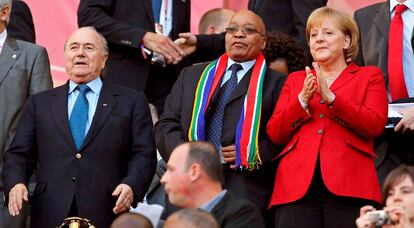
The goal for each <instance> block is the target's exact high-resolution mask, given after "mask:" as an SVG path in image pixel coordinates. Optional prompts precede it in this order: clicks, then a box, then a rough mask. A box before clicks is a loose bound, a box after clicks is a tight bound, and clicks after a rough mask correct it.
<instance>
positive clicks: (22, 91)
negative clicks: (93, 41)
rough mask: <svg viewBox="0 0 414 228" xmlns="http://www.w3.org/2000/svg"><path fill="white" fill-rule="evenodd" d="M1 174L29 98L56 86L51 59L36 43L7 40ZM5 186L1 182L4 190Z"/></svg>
mask: <svg viewBox="0 0 414 228" xmlns="http://www.w3.org/2000/svg"><path fill="white" fill-rule="evenodd" d="M0 69H1V71H0V171H1V170H2V166H3V154H4V151H6V150H7V148H8V147H9V145H10V143H11V141H12V139H13V137H14V135H15V133H16V127H17V123H18V120H19V117H20V111H21V109H22V107H23V105H24V103H25V101H26V100H27V98H28V97H29V95H31V94H34V93H37V92H40V91H43V90H46V89H49V88H51V87H52V77H51V75H50V64H49V57H48V55H47V52H46V49H45V48H43V47H41V46H38V45H36V44H32V43H28V42H25V41H20V40H15V39H13V38H10V37H7V39H6V42H5V43H4V46H3V49H2V51H1V53H0ZM2 190H3V184H2V182H1V180H0V191H2Z"/></svg>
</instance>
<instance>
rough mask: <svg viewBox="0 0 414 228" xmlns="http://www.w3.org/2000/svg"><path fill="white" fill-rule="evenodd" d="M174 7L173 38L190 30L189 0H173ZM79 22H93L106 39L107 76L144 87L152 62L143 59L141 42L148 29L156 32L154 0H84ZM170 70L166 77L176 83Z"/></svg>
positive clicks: (82, 0) (86, 23)
mask: <svg viewBox="0 0 414 228" xmlns="http://www.w3.org/2000/svg"><path fill="white" fill-rule="evenodd" d="M172 7H173V29H172V31H171V38H172V39H175V38H177V37H178V33H180V32H189V31H190V0H184V1H183V0H173V6H172ZM78 25H79V26H87V25H92V26H94V27H95V28H96V29H97V30H98V31H99V32H100V33H102V34H103V35H104V36H105V38H106V39H107V41H108V43H109V59H108V61H107V62H106V68H105V72H104V76H105V77H106V78H108V79H110V80H111V81H112V82H115V83H116V84H120V85H123V86H126V87H129V88H134V89H137V90H141V91H143V90H144V89H145V87H146V83H147V79H148V76H149V74H150V66H151V65H150V64H149V62H148V61H146V60H144V59H143V56H142V52H141V48H140V45H141V43H142V38H143V37H144V35H145V33H146V32H154V16H153V12H152V5H151V0H139V1H137V0H81V1H80V4H79V8H78ZM158 68H161V67H158ZM174 68H175V66H172V69H174ZM169 72H170V74H167V75H165V80H168V79H171V78H173V79H174V80H172V83H173V82H174V81H175V79H176V77H177V76H176V75H174V73H171V70H170V71H169ZM172 83H171V84H170V86H172ZM160 86H162V85H160ZM155 89H157V88H155ZM169 89H170V88H169ZM168 91H169V90H168Z"/></svg>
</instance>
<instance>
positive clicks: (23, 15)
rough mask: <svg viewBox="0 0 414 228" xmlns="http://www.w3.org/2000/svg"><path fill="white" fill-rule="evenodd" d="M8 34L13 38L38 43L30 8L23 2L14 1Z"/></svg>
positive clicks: (19, 0)
mask: <svg viewBox="0 0 414 228" xmlns="http://www.w3.org/2000/svg"><path fill="white" fill-rule="evenodd" d="M12 4H13V6H12V10H11V12H10V21H9V24H8V25H7V34H8V35H10V36H11V37H13V38H16V39H19V40H24V41H27V42H31V43H36V33H35V28H34V24H33V17H32V13H31V12H30V8H29V6H28V5H27V4H26V3H25V2H23V1H21V0H13V3H12Z"/></svg>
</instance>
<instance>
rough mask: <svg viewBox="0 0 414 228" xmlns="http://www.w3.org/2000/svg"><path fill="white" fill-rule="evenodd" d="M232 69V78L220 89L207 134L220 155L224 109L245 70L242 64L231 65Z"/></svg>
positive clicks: (207, 137)
mask: <svg viewBox="0 0 414 228" xmlns="http://www.w3.org/2000/svg"><path fill="white" fill-rule="evenodd" d="M230 69H231V77H230V79H229V80H228V81H227V82H226V83H224V85H223V86H222V87H221V88H220V91H219V95H218V97H217V103H216V107H215V110H214V113H213V116H212V117H211V120H210V123H208V125H207V132H206V140H207V141H209V142H210V143H212V144H213V145H214V146H215V147H216V149H217V152H218V153H220V150H221V135H222V128H223V117H224V108H225V107H226V104H227V101H228V99H229V97H230V94H231V93H232V92H233V90H234V89H235V88H236V86H237V72H238V71H239V70H241V69H243V68H242V66H241V65H240V64H237V63H235V64H233V65H231V67H230Z"/></svg>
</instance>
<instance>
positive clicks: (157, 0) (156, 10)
mask: <svg viewBox="0 0 414 228" xmlns="http://www.w3.org/2000/svg"><path fill="white" fill-rule="evenodd" d="M161 3H162V0H152V13H153V14H154V21H155V22H156V23H158V22H160V11H161Z"/></svg>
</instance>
